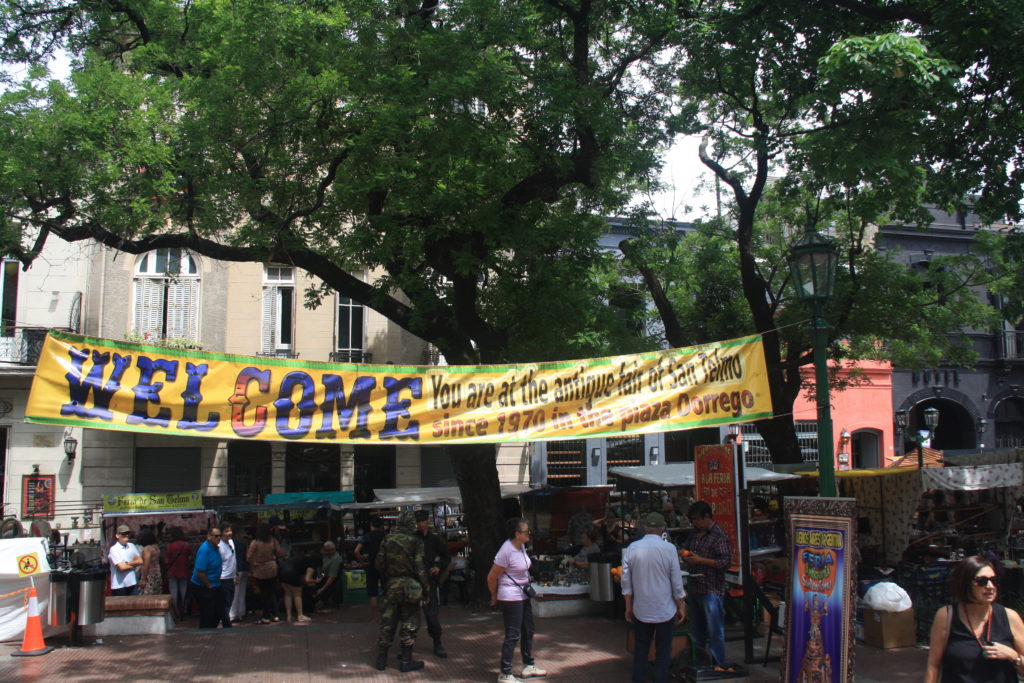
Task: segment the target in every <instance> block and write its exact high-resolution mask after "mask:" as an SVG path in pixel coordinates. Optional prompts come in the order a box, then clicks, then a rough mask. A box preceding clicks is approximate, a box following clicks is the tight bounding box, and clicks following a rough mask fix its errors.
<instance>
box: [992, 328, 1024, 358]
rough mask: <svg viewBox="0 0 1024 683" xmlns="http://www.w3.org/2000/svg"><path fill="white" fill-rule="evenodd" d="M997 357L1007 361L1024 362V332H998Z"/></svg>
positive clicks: (996, 336)
mask: <svg viewBox="0 0 1024 683" xmlns="http://www.w3.org/2000/svg"><path fill="white" fill-rule="evenodd" d="M995 338H996V357H997V358H1003V359H1007V360H1024V330H1009V331H1005V332H997V333H996V335H995Z"/></svg>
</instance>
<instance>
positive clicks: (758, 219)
mask: <svg viewBox="0 0 1024 683" xmlns="http://www.w3.org/2000/svg"><path fill="white" fill-rule="evenodd" d="M715 5H716V8H717V10H718V12H717V14H716V15H715V18H714V21H713V22H708V23H705V24H702V28H703V29H704V30H701V31H694V32H690V33H688V34H687V35H685V36H683V37H682V42H681V46H682V47H683V48H684V52H685V54H686V60H685V62H683V63H682V65H681V67H680V72H679V82H680V83H681V89H680V92H679V102H680V112H681V113H680V115H679V116H678V117H676V119H675V121H676V122H677V124H678V128H677V129H678V130H679V131H680V132H684V133H691V134H697V135H700V136H702V138H703V143H702V144H701V146H700V150H699V159H700V162H701V163H703V164H704V165H705V166H706V167H707V168H708V169H710V171H711V172H712V173H713V175H714V177H715V179H716V182H717V183H719V184H720V186H721V187H722V188H723V189H724V191H725V193H726V195H727V196H728V198H729V199H730V201H729V202H728V205H729V210H728V213H727V215H726V216H725V217H724V218H725V219H726V221H725V224H724V226H723V225H719V226H718V233H717V234H718V237H717V238H716V239H717V240H718V242H717V244H718V247H717V248H716V247H715V246H714V245H715V244H716V243H715V242H714V241H709V240H710V235H711V233H707V232H705V233H703V234H704V237H705V240H704V242H703V246H701V247H699V248H700V249H701V250H702V251H704V252H706V253H707V256H706V257H703V258H701V259H700V261H699V262H697V263H695V264H694V265H695V266H696V270H695V271H694V273H695V274H691V275H689V276H688V281H687V277H682V278H681V277H680V275H679V273H680V270H679V266H680V264H681V263H686V261H687V258H686V256H683V258H680V252H678V251H675V248H676V247H675V245H673V244H672V240H673V239H674V238H671V237H670V238H669V239H668V244H666V241H665V236H664V235H656V239H655V240H653V241H652V242H651V243H649V244H645V243H643V242H642V241H638V242H637V243H627V244H625V245H624V248H625V251H626V253H627V254H628V255H629V256H630V261H631V263H632V265H633V266H635V267H636V268H637V269H638V270H639V271H640V273H641V274H642V276H643V278H644V281H645V283H646V284H647V285H648V288H649V291H650V292H651V294H652V296H653V299H654V301H655V304H656V307H657V310H658V312H659V314H660V315H661V318H662V320H663V322H664V328H665V332H666V337H667V339H668V341H669V343H670V344H672V345H684V344H689V343H694V342H695V341H706V340H707V339H708V338H709V337H710V338H715V337H718V338H720V336H721V335H722V334H724V333H725V331H726V330H728V329H729V328H730V327H733V328H735V329H734V333H735V334H739V333H742V332H749V331H751V330H754V331H757V332H759V333H761V334H762V335H763V338H764V342H765V353H766V360H767V362H768V371H769V375H770V378H771V387H772V399H773V404H774V406H775V411H776V417H775V418H774V419H771V420H765V421H762V422H759V423H758V428H759V431H760V432H761V434H762V436H763V437H764V438H765V440H766V443H767V444H768V446H769V448H770V450H771V453H772V458H773V460H774V461H775V462H780V463H795V462H800V461H801V456H800V453H799V450H798V448H797V442H796V437H795V433H794V424H793V420H792V417H791V410H790V408H791V407H792V405H793V400H794V399H795V397H796V396H797V394H798V392H799V391H800V388H801V383H802V379H801V374H800V367H801V366H803V365H806V364H808V363H810V360H811V356H810V353H809V344H810V338H809V336H808V335H807V334H801V330H800V329H799V326H797V327H791V326H788V325H789V324H790V323H793V322H796V321H798V320H799V319H800V318H801V317H806V315H807V313H806V311H805V309H803V307H801V306H793V305H791V304H792V300H791V297H790V298H789V300H788V301H787V271H786V268H785V255H786V251H787V249H788V246H789V245H790V244H792V243H793V242H794V241H795V240H796V239H798V238H799V236H800V234H801V233H802V232H803V230H805V229H807V228H811V229H817V230H820V231H822V232H831V233H833V234H834V235H835V236H836V237H837V241H838V246H839V248H840V252H841V264H842V268H841V270H842V273H841V274H840V291H839V293H838V298H837V301H836V305H835V307H834V308H833V309H832V310H831V311H830V312H829V316H828V317H829V322H831V323H832V324H833V325H834V329H833V334H832V340H833V341H832V355H833V357H845V358H857V357H865V356H878V355H883V356H885V357H888V358H890V359H891V360H894V361H896V362H899V363H904V364H908V365H909V364H911V361H916V362H917V363H921V362H937V360H938V358H940V357H943V356H944V357H946V358H947V359H949V360H957V359H961V360H968V357H967V355H966V354H964V353H963V349H962V348H961V347H958V346H957V345H956V344H950V343H947V340H948V339H949V338H947V336H946V335H945V334H943V331H953V332H955V331H963V330H967V329H970V328H971V327H986V326H989V325H991V324H992V322H993V311H992V310H991V309H990V308H988V307H986V306H984V305H982V304H981V302H978V301H972V297H971V296H961V295H962V294H964V293H965V292H968V291H969V289H970V288H971V287H982V286H984V287H992V288H996V289H998V288H999V287H1005V286H1006V285H1005V284H1003V283H1001V282H1000V277H1002V276H1003V275H1006V274H1007V273H1006V272H1003V271H999V268H990V267H988V266H989V265H991V262H990V263H988V264H986V263H985V262H984V258H986V257H985V255H984V254H982V253H980V252H979V253H978V254H974V255H970V256H968V257H965V258H964V259H963V260H962V262H960V263H951V262H944V263H938V262H936V263H934V264H933V268H932V270H931V272H930V273H928V274H927V276H926V277H923V278H922V277H917V276H916V275H915V274H913V273H897V272H895V271H894V270H893V268H892V266H891V264H888V263H887V262H886V261H885V260H884V259H879V258H878V255H877V254H874V253H873V252H872V248H873V242H872V232H871V226H872V225H873V224H877V223H879V222H885V221H901V222H911V223H917V222H922V223H923V222H925V221H926V218H927V215H926V213H925V211H924V208H923V205H924V202H927V201H931V202H938V203H940V204H941V205H943V206H948V207H951V208H954V207H959V206H960V205H961V203H963V202H966V198H967V197H968V196H970V197H971V203H972V204H973V205H974V206H975V207H976V208H977V209H978V210H979V211H982V212H984V214H985V215H986V216H987V217H989V218H994V217H1002V216H1006V215H1010V216H1019V215H1020V204H1019V203H1020V200H1021V193H1022V187H1021V182H1020V181H1021V176H1020V174H1021V166H1020V161H1021V159H1020V154H1021V150H1022V142H1024V140H1022V138H1021V131H1022V130H1024V127H1022V126H1021V124H1022V123H1024V117H1022V116H1021V111H1020V107H1019V102H1018V101H1016V100H1015V99H1014V98H1015V97H1019V96H1018V93H1019V88H1020V85H1021V78H1020V77H1021V70H1020V66H1019V60H1016V59H1013V58H1012V57H1011V56H1010V54H1009V51H1010V50H1012V49H1013V46H1014V45H1016V44H1017V43H1018V42H1019V41H1018V39H1019V38H1020V37H1021V34H1022V33H1024V31H1022V18H1021V13H1020V12H1019V9H1020V7H1019V4H1017V3H1005V2H999V1H998V0H993V1H991V2H932V1H930V0H920V1H917V2H915V1H914V0H907V1H905V2H904V1H900V2H889V1H884V0H882V1H871V0H865V1H861V0H834V1H829V0H821V1H818V2H807V1H805V0H778V1H775V2H760V1H750V2H730V3H715ZM723 235H724V238H723ZM651 246H653V247H654V249H653V250H652V249H651ZM980 246H981V247H983V248H987V249H988V254H989V255H992V256H993V257H995V255H996V254H997V253H998V250H999V248H998V247H995V246H993V245H989V244H983V245H980ZM725 248H727V249H728V254H729V255H730V256H729V258H731V259H732V264H733V269H728V268H727V270H728V272H730V273H732V274H733V275H734V278H733V279H730V280H726V281H728V282H730V283H731V284H732V285H733V289H732V290H728V288H727V287H725V286H723V285H722V283H723V280H722V279H720V278H719V279H716V280H715V281H716V282H717V283H718V288H719V290H721V293H720V295H717V296H708V290H707V287H708V280H707V279H706V278H704V277H699V274H701V273H703V272H704V271H705V270H707V269H708V268H709V266H710V267H711V268H715V267H716V266H721V265H722V257H721V249H725ZM684 249H685V250H687V251H686V254H692V253H694V252H693V249H694V247H693V246H692V245H689V244H687V245H686V246H685V247H684ZM659 254H660V256H659ZM996 271H999V272H996ZM715 272H717V271H715ZM925 285H928V286H925ZM672 287H676V288H681V291H682V293H683V294H680V293H679V292H677V294H676V296H675V297H674V298H673V296H672V295H671V289H672ZM730 291H731V293H732V294H733V296H728V294H729V292H730ZM737 299H739V300H741V301H742V304H743V305H742V309H743V310H742V311H737V310H736V302H737ZM954 303H955V305H953V304H954ZM695 313H696V314H698V315H701V316H702V320H703V323H704V324H697V325H695V324H694V323H693V318H692V315H693V314H695ZM937 342H938V343H937ZM880 352H881V353H880Z"/></svg>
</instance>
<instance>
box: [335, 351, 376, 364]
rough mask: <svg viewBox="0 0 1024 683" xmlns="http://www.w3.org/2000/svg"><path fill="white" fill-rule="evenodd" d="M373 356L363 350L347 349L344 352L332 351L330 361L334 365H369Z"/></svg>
mask: <svg viewBox="0 0 1024 683" xmlns="http://www.w3.org/2000/svg"><path fill="white" fill-rule="evenodd" d="M372 358H373V354H372V353H370V352H369V351H363V350H362V349H345V350H343V351H331V355H330V361H331V362H332V363H369V362H370V361H371V359H372Z"/></svg>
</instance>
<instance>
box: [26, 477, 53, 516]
mask: <svg viewBox="0 0 1024 683" xmlns="http://www.w3.org/2000/svg"><path fill="white" fill-rule="evenodd" d="M55 480H56V477H55V476H54V475H52V474H26V475H25V476H23V477H22V478H21V516H22V518H25V519H32V518H36V517H53V509H54V505H53V503H54V500H53V493H54V491H53V487H54V482H55Z"/></svg>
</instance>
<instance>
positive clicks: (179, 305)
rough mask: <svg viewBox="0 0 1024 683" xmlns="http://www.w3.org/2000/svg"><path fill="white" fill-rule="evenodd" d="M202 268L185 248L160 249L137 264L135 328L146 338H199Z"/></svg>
mask: <svg viewBox="0 0 1024 683" xmlns="http://www.w3.org/2000/svg"><path fill="white" fill-rule="evenodd" d="M199 287H200V280H199V267H198V265H197V263H196V259H195V258H194V257H193V256H192V255H191V254H189V253H188V252H187V251H185V250H183V249H157V250H156V251H151V252H148V253H146V254H143V255H142V256H140V257H139V259H138V261H137V262H136V264H135V278H134V281H133V292H132V299H133V304H132V329H133V330H134V331H135V332H136V333H138V334H140V335H142V336H143V337H144V338H146V339H151V340H154V341H155V340H160V339H183V340H189V341H194V342H198V341H199V300H200V299H199V292H200V289H199Z"/></svg>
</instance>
